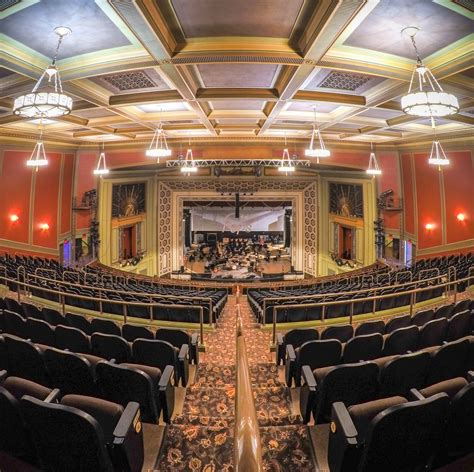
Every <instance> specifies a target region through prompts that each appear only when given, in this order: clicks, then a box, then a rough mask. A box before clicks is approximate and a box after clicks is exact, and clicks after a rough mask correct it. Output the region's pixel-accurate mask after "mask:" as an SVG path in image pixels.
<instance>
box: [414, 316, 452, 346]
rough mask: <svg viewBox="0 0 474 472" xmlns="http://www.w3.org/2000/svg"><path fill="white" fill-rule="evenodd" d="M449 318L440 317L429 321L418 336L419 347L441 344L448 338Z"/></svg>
mask: <svg viewBox="0 0 474 472" xmlns="http://www.w3.org/2000/svg"><path fill="white" fill-rule="evenodd" d="M447 328H448V320H447V319H446V318H439V319H435V320H431V321H428V323H426V324H425V325H424V326H423V327H422V328H421V329H420V335H419V337H418V349H424V348H427V347H431V346H440V345H441V344H442V343H443V341H444V340H445V338H446V330H447Z"/></svg>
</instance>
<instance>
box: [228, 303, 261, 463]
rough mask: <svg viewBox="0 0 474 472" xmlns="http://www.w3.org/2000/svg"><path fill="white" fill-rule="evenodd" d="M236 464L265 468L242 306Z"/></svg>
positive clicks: (238, 331) (238, 335) (238, 340)
mask: <svg viewBox="0 0 474 472" xmlns="http://www.w3.org/2000/svg"><path fill="white" fill-rule="evenodd" d="M234 428H235V430H234V465H235V470H236V472H260V471H262V470H263V464H262V449H261V443H260V431H259V428H258V420H257V412H256V409H255V402H254V398H253V392H252V383H251V381H250V370H249V363H248V358H247V349H246V346H245V338H244V333H243V326H242V318H241V316H240V305H239V304H237V323H236V384H235V427H234Z"/></svg>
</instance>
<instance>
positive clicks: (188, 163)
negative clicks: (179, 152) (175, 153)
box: [181, 140, 198, 175]
mask: <svg viewBox="0 0 474 472" xmlns="http://www.w3.org/2000/svg"><path fill="white" fill-rule="evenodd" d="M197 170H198V168H197V167H196V162H195V161H194V158H193V150H192V149H191V140H189V142H188V150H187V151H186V157H185V158H184V161H183V163H182V164H181V172H182V173H183V174H185V173H187V174H188V175H189V174H191V173H195V172H197Z"/></svg>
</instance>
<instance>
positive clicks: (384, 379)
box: [379, 352, 431, 398]
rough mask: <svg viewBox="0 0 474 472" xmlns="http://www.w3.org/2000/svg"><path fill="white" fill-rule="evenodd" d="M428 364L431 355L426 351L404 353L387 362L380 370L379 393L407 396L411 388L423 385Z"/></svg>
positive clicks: (382, 395) (386, 395)
mask: <svg viewBox="0 0 474 472" xmlns="http://www.w3.org/2000/svg"><path fill="white" fill-rule="evenodd" d="M430 364H431V356H430V355H429V353H427V352H416V353H414V354H405V355H403V356H399V357H396V358H395V359H392V360H391V361H389V362H387V363H386V364H385V366H384V367H383V369H382V370H381V372H380V391H379V395H380V396H381V397H382V398H385V397H391V396H395V395H400V396H402V397H407V396H408V393H409V391H410V389H411V388H417V389H419V388H421V387H423V386H424V385H425V382H426V377H427V376H428V372H429V369H430Z"/></svg>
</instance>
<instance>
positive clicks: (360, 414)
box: [348, 396, 407, 441]
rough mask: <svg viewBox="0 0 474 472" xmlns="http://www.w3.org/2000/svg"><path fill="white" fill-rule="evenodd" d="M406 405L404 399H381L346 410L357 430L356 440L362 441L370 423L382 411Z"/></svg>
mask: <svg viewBox="0 0 474 472" xmlns="http://www.w3.org/2000/svg"><path fill="white" fill-rule="evenodd" d="M402 403H407V399H406V398H405V397H398V396H397V397H389V398H381V399H380V400H374V401H371V402H366V403H359V404H358V405H353V406H350V407H349V408H348V411H349V414H350V415H351V418H352V421H353V422H354V426H355V427H356V429H357V433H358V439H359V441H360V440H363V439H364V438H365V435H366V433H367V430H368V428H369V425H370V422H371V421H372V420H373V419H374V418H375V417H376V416H377V415H378V414H379V413H380V412H381V411H383V410H386V409H387V408H390V407H391V406H395V405H401V404H402Z"/></svg>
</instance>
